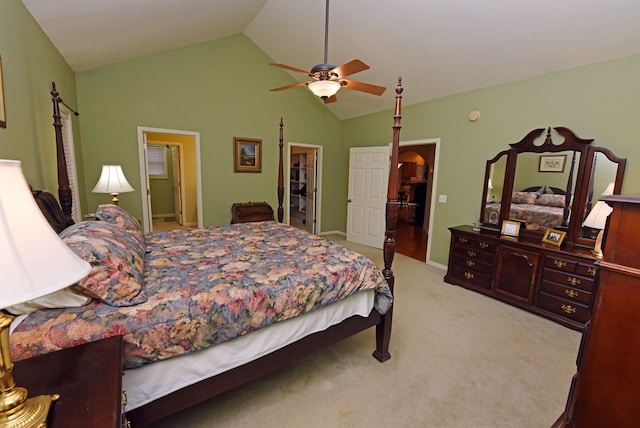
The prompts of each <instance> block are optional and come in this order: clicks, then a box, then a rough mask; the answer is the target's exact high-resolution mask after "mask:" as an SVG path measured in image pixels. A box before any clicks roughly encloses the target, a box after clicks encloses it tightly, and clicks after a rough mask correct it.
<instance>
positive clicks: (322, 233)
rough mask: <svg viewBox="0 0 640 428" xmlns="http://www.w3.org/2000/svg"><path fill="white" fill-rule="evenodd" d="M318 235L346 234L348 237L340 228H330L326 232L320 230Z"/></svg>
mask: <svg viewBox="0 0 640 428" xmlns="http://www.w3.org/2000/svg"><path fill="white" fill-rule="evenodd" d="M318 235H320V236H322V235H341V236H344V237H345V238H346V236H347V234H346V233H344V232H342V231H340V230H329V231H326V232H320V233H318Z"/></svg>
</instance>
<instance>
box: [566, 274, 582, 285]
mask: <svg viewBox="0 0 640 428" xmlns="http://www.w3.org/2000/svg"><path fill="white" fill-rule="evenodd" d="M567 282H568V283H569V284H571V285H580V278H572V277H570V276H569V277H567Z"/></svg>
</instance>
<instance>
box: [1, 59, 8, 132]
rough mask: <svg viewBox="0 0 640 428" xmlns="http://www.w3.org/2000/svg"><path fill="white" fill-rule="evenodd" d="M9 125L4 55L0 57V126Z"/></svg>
mask: <svg viewBox="0 0 640 428" xmlns="http://www.w3.org/2000/svg"><path fill="white" fill-rule="evenodd" d="M6 127H7V110H6V109H5V106H4V84H3V80H2V57H0V128H6Z"/></svg>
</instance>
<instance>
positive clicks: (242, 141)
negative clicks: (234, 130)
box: [233, 137, 262, 172]
mask: <svg viewBox="0 0 640 428" xmlns="http://www.w3.org/2000/svg"><path fill="white" fill-rule="evenodd" d="M233 172H262V140H257V139H255V138H240V137H233Z"/></svg>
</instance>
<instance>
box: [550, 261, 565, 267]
mask: <svg viewBox="0 0 640 428" xmlns="http://www.w3.org/2000/svg"><path fill="white" fill-rule="evenodd" d="M553 264H554V265H556V267H559V268H562V267H567V262H565V261H564V260H558V259H553Z"/></svg>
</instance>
